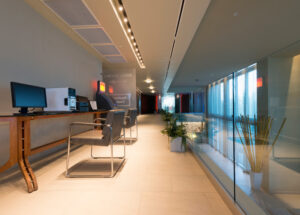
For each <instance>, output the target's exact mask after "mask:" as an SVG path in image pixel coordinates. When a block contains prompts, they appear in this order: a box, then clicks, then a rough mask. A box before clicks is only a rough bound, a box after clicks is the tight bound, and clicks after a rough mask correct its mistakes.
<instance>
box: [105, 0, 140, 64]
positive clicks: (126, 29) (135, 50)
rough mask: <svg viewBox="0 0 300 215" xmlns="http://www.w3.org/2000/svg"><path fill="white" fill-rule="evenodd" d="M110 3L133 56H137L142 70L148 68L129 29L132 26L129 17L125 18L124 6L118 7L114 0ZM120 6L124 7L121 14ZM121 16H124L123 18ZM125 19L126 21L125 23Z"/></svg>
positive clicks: (110, 0)
mask: <svg viewBox="0 0 300 215" xmlns="http://www.w3.org/2000/svg"><path fill="white" fill-rule="evenodd" d="M109 2H110V4H111V6H112V8H113V10H114V12H115V15H116V17H117V18H118V21H119V23H120V25H121V27H122V30H123V32H124V34H125V36H126V38H127V40H128V43H129V45H130V47H131V50H132V52H133V54H134V56H135V58H136V60H137V62H138V64H139V66H140V68H141V69H145V68H146V67H145V65H144V63H143V59H142V57H141V54H140V52H139V50H138V48H137V47H138V46H137V45H136V41H135V39H134V36H133V32H132V30H131V28H130V27H129V26H130V24H129V21H128V17H125V16H124V13H125V11H124V7H123V5H121V4H120V3H119V5H117V4H116V3H115V1H114V0H109ZM120 6H121V7H122V10H121V11H120V13H119V12H118V9H117V8H118V7H120ZM121 13H122V14H121ZM121 15H123V17H121ZM122 18H123V19H122ZM124 19H125V20H126V21H123V20H124ZM124 22H125V23H126V25H125V23H124Z"/></svg>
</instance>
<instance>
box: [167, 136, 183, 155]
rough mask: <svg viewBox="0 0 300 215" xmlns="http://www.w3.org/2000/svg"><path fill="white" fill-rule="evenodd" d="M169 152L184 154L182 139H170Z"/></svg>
mask: <svg viewBox="0 0 300 215" xmlns="http://www.w3.org/2000/svg"><path fill="white" fill-rule="evenodd" d="M170 151H171V152H185V147H184V145H183V144H182V137H177V138H175V139H171V141H170Z"/></svg>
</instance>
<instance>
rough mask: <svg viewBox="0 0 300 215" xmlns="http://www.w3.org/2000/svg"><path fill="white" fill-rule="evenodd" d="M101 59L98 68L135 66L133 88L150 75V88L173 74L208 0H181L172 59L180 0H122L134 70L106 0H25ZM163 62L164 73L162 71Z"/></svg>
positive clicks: (145, 86)
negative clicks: (135, 47)
mask: <svg viewBox="0 0 300 215" xmlns="http://www.w3.org/2000/svg"><path fill="white" fill-rule="evenodd" d="M25 1H26V2H27V3H28V4H30V5H31V6H32V7H33V8H34V9H36V10H37V11H38V12H39V13H41V14H42V15H43V16H44V17H45V18H47V19H48V20H49V21H50V22H52V23H53V24H54V25H56V26H57V27H58V28H60V29H61V30H62V31H63V32H64V33H66V34H67V35H68V36H69V37H70V38H71V39H73V40H74V41H76V42H77V43H78V44H80V45H81V46H82V47H84V48H85V49H87V50H88V51H89V52H90V53H92V54H93V55H95V56H96V57H98V58H99V59H100V60H101V61H102V62H103V68H104V69H114V70H116V69H123V68H136V69H137V87H138V88H139V89H141V90H142V91H143V92H146V93H147V92H150V89H149V88H148V87H149V84H147V83H145V82H144V80H145V79H146V78H147V77H149V78H151V79H153V81H154V82H153V83H152V85H153V86H154V87H155V90H156V92H161V91H162V90H163V85H164V83H165V80H166V76H167V73H168V76H169V75H171V76H174V74H175V72H176V70H177V68H178V66H179V65H180V62H181V60H182V59H183V56H184V54H185V52H186V50H187V48H188V46H189V43H190V41H191V40H192V38H193V35H194V33H195V32H196V30H197V28H198V25H199V23H200V22H201V19H202V17H203V16H204V14H205V11H206V9H207V7H208V5H209V2H210V0H189V1H184V2H185V3H184V8H183V11H182V15H181V21H180V25H179V28H178V34H177V37H176V43H175V45H174V48H173V49H174V50H173V55H172V59H171V62H170V65H169V61H170V55H171V50H172V46H173V42H174V39H175V38H174V37H175V36H174V35H175V32H176V27H177V25H178V19H179V14H180V11H181V6H182V2H183V1H182V0H163V1H161V0H151V1H147V0H123V1H122V2H123V5H124V8H125V11H126V13H127V16H128V20H129V22H130V25H131V29H132V31H133V33H134V35H135V39H136V41H137V44H138V46H139V49H140V52H141V56H142V57H143V60H144V63H145V66H146V69H140V67H139V66H138V63H137V61H136V58H135V56H134V54H133V52H132V50H131V47H130V45H129V43H128V41H127V39H126V37H125V35H124V32H123V30H122V28H121V26H120V23H119V22H118V19H117V17H116V15H115V14H114V11H113V8H112V6H111V4H110V3H109V0H105V1H104V0H63V1H62V0H25ZM168 66H169V68H170V69H169V72H168Z"/></svg>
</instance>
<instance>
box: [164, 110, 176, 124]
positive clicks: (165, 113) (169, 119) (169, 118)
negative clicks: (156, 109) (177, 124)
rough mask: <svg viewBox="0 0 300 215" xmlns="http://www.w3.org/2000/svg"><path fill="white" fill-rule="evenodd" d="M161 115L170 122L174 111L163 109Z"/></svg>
mask: <svg viewBox="0 0 300 215" xmlns="http://www.w3.org/2000/svg"><path fill="white" fill-rule="evenodd" d="M161 117H162V120H163V121H165V122H167V123H168V122H170V121H171V119H172V118H173V114H172V113H169V112H167V111H165V110H162V111H161Z"/></svg>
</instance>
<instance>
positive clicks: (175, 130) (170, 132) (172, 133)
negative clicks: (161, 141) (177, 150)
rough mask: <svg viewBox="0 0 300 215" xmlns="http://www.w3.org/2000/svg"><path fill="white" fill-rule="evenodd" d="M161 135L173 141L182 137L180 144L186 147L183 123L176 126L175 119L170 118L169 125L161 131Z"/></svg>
mask: <svg viewBox="0 0 300 215" xmlns="http://www.w3.org/2000/svg"><path fill="white" fill-rule="evenodd" d="M161 133H162V134H164V135H167V136H168V137H170V138H172V139H175V138H177V137H182V144H183V146H184V147H186V139H187V137H188V136H187V132H186V128H185V126H184V125H183V123H180V124H179V125H178V124H177V118H174V117H171V119H170V121H169V123H168V124H167V125H166V127H165V128H164V129H163V130H162V131H161Z"/></svg>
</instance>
